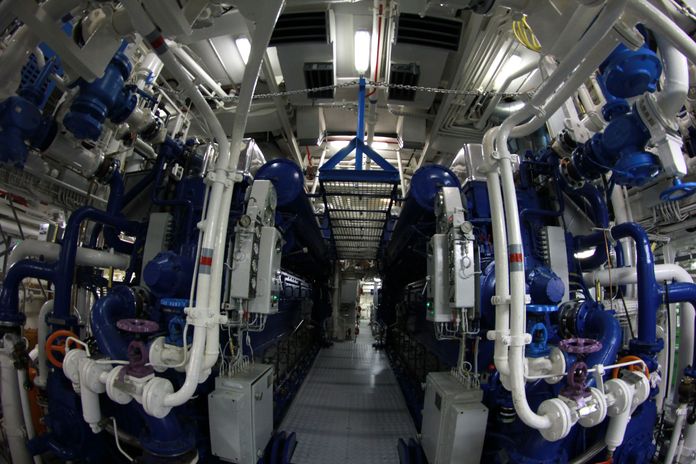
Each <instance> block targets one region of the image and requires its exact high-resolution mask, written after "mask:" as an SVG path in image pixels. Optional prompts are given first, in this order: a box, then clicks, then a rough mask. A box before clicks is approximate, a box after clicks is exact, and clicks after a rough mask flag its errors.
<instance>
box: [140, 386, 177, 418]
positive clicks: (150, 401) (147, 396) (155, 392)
mask: <svg viewBox="0 0 696 464" xmlns="http://www.w3.org/2000/svg"><path fill="white" fill-rule="evenodd" d="M171 393H174V387H173V386H172V383H171V382H170V381H169V380H167V379H164V378H162V377H154V378H153V379H152V380H150V381H149V382H148V383H147V384H146V385H145V388H144V389H143V408H144V409H145V412H146V413H148V414H149V415H151V416H153V417H157V418H158V419H162V418H163V417H165V416H166V415H167V414H169V411H171V410H172V408H171V407H170V406H165V405H164V398H165V397H166V396H167V395H169V394H171Z"/></svg>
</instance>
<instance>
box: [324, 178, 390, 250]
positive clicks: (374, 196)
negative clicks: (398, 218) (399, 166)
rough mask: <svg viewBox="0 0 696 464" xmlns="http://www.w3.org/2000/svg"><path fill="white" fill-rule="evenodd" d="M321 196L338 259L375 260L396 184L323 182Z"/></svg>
mask: <svg viewBox="0 0 696 464" xmlns="http://www.w3.org/2000/svg"><path fill="white" fill-rule="evenodd" d="M319 182H320V185H321V196H322V198H323V200H324V203H325V212H326V214H327V215H328V218H329V225H330V227H331V230H332V238H333V244H334V246H335V250H336V256H337V258H338V259H376V258H377V253H378V251H379V247H380V243H381V239H382V235H383V233H384V228H385V224H386V222H387V220H388V218H389V215H390V214H391V209H392V206H393V205H394V197H395V195H396V187H397V186H396V184H394V183H390V182H347V181H327V182H322V181H321V177H320V178H319Z"/></svg>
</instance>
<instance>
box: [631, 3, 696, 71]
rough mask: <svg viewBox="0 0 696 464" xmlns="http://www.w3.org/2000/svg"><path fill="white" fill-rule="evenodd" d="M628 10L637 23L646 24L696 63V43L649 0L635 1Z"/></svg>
mask: <svg viewBox="0 0 696 464" xmlns="http://www.w3.org/2000/svg"><path fill="white" fill-rule="evenodd" d="M626 8H627V10H629V11H631V12H633V13H634V14H635V15H636V17H637V21H640V22H641V23H643V24H645V25H646V26H647V27H648V28H649V29H651V30H652V31H653V32H654V33H655V34H656V35H658V36H662V37H664V39H665V40H668V41H669V42H670V43H671V44H672V45H673V46H674V47H675V48H676V49H677V50H679V51H680V52H681V53H683V54H684V55H686V57H687V58H688V59H689V61H691V62H692V63H696V42H694V40H693V39H692V38H691V37H689V35H688V34H687V33H686V32H684V31H683V30H682V29H681V28H680V27H679V26H678V25H677V24H675V23H674V21H672V19H670V17H669V16H667V15H666V14H664V13H663V12H662V11H661V10H660V9H659V8H657V7H656V6H655V5H653V4H651V3H650V2H649V1H648V0H633V1H631V2H629V3H628V5H627V7H626Z"/></svg>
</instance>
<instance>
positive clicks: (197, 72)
mask: <svg viewBox="0 0 696 464" xmlns="http://www.w3.org/2000/svg"><path fill="white" fill-rule="evenodd" d="M167 45H168V46H169V48H170V50H172V51H173V52H174V55H176V58H177V59H178V60H179V61H181V63H182V64H183V65H184V66H185V67H186V69H188V70H189V71H190V72H191V73H192V74H193V75H194V76H195V77H197V78H198V79H200V80H201V81H202V82H203V83H204V84H205V85H207V86H208V87H210V90H212V91H213V92H215V94H217V95H218V96H219V97H223V98H225V97H229V95H228V94H227V92H225V91H224V90H223V88H222V86H221V85H220V84H219V83H218V82H216V81H215V80H214V79H213V78H212V77H211V76H210V74H208V73H207V72H206V70H205V69H203V68H202V67H201V65H200V64H198V63H197V62H196V60H194V59H193V57H192V56H191V55H189V54H188V52H187V51H186V50H184V49H183V47H182V46H181V45H178V44H176V43H174V42H171V41H167Z"/></svg>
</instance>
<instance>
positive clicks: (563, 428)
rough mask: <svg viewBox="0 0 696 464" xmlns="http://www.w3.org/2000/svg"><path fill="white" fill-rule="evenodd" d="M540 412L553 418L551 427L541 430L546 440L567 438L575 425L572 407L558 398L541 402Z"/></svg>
mask: <svg viewBox="0 0 696 464" xmlns="http://www.w3.org/2000/svg"><path fill="white" fill-rule="evenodd" d="M538 414H539V415H542V416H546V417H548V418H549V419H550V420H551V427H549V428H547V429H543V430H539V433H541V436H542V437H544V440H546V441H558V440H560V439H562V438H565V437H566V436H567V435H568V433H570V429H571V428H572V427H573V415H572V412H571V410H570V408H569V407H568V405H567V404H565V402H563V400H560V399H558V398H553V399H550V400H546V401H544V402H543V403H541V405H540V406H539V411H538Z"/></svg>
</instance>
